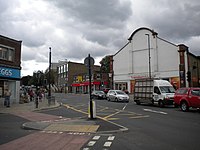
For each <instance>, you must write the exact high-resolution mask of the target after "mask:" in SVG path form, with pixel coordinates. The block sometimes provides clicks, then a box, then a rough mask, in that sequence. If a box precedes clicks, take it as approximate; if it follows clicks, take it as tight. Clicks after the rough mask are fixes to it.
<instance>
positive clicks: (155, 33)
mask: <svg viewBox="0 0 200 150" xmlns="http://www.w3.org/2000/svg"><path fill="white" fill-rule="evenodd" d="M140 30H148V31H150V32H151V33H152V35H154V36H157V35H158V33H157V32H155V31H154V30H151V29H149V28H146V27H141V28H138V29H136V30H135V31H134V32H133V33H132V34H131V36H130V37H129V38H128V40H129V41H131V40H132V39H133V36H134V35H135V34H136V33H137V32H138V31H140Z"/></svg>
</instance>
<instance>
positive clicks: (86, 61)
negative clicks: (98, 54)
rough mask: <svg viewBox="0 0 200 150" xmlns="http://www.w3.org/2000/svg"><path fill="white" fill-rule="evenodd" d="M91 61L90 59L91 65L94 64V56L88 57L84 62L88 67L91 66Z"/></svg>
mask: <svg viewBox="0 0 200 150" xmlns="http://www.w3.org/2000/svg"><path fill="white" fill-rule="evenodd" d="M89 61H90V65H94V58H93V57H89V56H88V57H86V58H85V60H84V64H85V65H86V66H87V67H88V66H89Z"/></svg>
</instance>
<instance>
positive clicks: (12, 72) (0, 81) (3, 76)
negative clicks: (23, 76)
mask: <svg viewBox="0 0 200 150" xmlns="http://www.w3.org/2000/svg"><path fill="white" fill-rule="evenodd" d="M6 89H8V90H10V92H11V97H10V103H11V105H12V104H13V103H19V97H20V70H19V69H15V68H10V67H3V66H0V104H1V105H3V104H4V93H5V90H6Z"/></svg>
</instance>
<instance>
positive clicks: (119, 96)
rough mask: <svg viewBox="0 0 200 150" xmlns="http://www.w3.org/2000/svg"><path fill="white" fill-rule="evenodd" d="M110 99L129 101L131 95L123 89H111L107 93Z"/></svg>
mask: <svg viewBox="0 0 200 150" xmlns="http://www.w3.org/2000/svg"><path fill="white" fill-rule="evenodd" d="M106 97H107V100H108V101H125V102H129V96H128V95H127V94H126V93H125V92H124V91H121V90H109V91H108V93H107V95H106Z"/></svg>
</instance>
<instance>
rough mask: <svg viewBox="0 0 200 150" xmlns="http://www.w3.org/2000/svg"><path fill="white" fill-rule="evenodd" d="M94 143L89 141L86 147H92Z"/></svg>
mask: <svg viewBox="0 0 200 150" xmlns="http://www.w3.org/2000/svg"><path fill="white" fill-rule="evenodd" d="M95 143H96V141H90V142H89V143H88V145H87V146H93V145H94V144H95Z"/></svg>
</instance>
